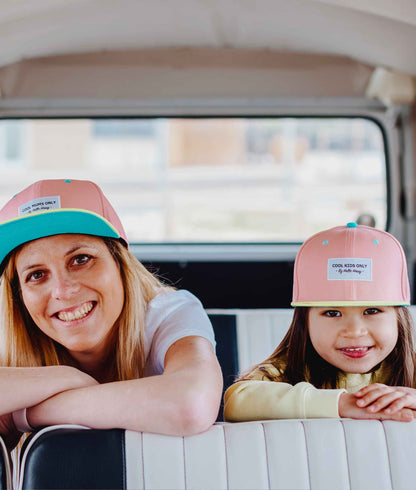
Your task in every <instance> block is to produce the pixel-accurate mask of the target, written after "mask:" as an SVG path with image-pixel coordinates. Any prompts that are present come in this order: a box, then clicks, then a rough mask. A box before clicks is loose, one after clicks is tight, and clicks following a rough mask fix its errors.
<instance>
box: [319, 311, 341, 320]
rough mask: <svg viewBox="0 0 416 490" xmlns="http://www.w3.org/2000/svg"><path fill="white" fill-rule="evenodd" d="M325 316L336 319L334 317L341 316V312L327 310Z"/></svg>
mask: <svg viewBox="0 0 416 490" xmlns="http://www.w3.org/2000/svg"><path fill="white" fill-rule="evenodd" d="M323 315H324V316H329V317H331V318H332V317H334V316H341V312H340V311H338V310H326V311H324V313H323Z"/></svg>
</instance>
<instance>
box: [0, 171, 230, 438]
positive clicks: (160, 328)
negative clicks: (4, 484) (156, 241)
mask: <svg viewBox="0 0 416 490" xmlns="http://www.w3.org/2000/svg"><path fill="white" fill-rule="evenodd" d="M0 264H1V265H0V273H1V289H2V306H1V324H0V335H1V338H0V345H1V352H0V359H1V365H2V366H3V367H1V368H0V390H2V391H1V393H2V395H3V396H2V397H1V398H0V414H2V417H1V420H0V434H1V435H2V436H3V437H4V439H5V440H6V442H7V444H8V446H9V447H13V446H14V445H15V444H16V442H17V440H18V438H19V436H20V433H21V432H27V431H30V430H32V429H33V428H37V427H40V426H44V425H52V424H60V423H70V424H81V425H86V426H88V427H92V428H96V429H108V428H115V427H119V428H123V429H130V430H136V431H147V432H156V433H163V434H170V435H188V434H194V433H198V432H202V431H204V430H206V429H208V428H209V427H210V425H211V424H212V423H213V422H214V421H215V418H216V416H217V411H218V406H219V403H220V397H221V391H222V376H221V370H220V368H219V365H218V362H217V359H216V356H215V353H214V344H215V341H214V337H213V332H212V327H211V325H210V323H209V320H208V317H207V316H206V314H205V312H204V311H203V309H202V306H201V304H200V302H199V301H198V300H197V299H196V298H195V297H194V296H193V295H192V294H191V293H189V292H187V291H175V290H173V289H172V288H169V287H167V286H164V285H162V284H161V283H160V282H159V281H158V279H157V278H156V277H154V276H153V275H152V274H150V273H149V272H148V271H147V270H146V269H145V268H144V267H143V266H142V265H141V264H140V263H139V262H138V261H137V260H136V259H135V258H134V257H133V255H132V254H131V253H130V252H129V251H128V244H127V239H126V236H125V232H124V230H123V227H122V225H121V223H120V220H119V218H118V216H117V214H116V213H115V211H114V209H113V208H112V206H111V205H110V203H109V202H108V200H107V199H106V198H105V196H104V195H103V193H102V191H101V189H100V188H99V187H98V186H97V185H95V184H94V183H92V182H88V181H76V180H65V181H64V180H45V181H40V182H36V183H35V184H32V185H31V186H29V187H28V188H27V189H25V190H23V191H22V192H20V193H19V194H17V195H16V196H15V197H14V198H12V199H11V200H10V201H9V202H8V203H7V204H6V205H5V206H4V208H3V209H2V210H1V211H0Z"/></svg>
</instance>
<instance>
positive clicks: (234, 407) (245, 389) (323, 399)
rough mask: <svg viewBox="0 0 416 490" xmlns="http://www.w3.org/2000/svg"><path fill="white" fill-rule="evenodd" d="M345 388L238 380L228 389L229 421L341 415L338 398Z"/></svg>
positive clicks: (226, 415)
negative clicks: (332, 388)
mask: <svg viewBox="0 0 416 490" xmlns="http://www.w3.org/2000/svg"><path fill="white" fill-rule="evenodd" d="M344 391H345V390H318V389H317V388H315V387H314V386H313V385H311V384H310V383H306V382H301V383H297V384H296V385H294V386H292V385H290V384H289V383H282V382H273V381H257V380H249V381H239V382H238V383H235V384H233V385H232V386H230V387H229V388H228V390H227V391H226V393H225V403H224V418H225V420H227V421H229V422H242V421H247V420H264V419H293V418H320V417H333V418H336V417H339V414H338V399H339V397H340V395H341V394H342V393H343V392H344Z"/></svg>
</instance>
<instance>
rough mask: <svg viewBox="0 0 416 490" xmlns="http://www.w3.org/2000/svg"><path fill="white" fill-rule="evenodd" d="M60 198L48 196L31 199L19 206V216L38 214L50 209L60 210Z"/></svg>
mask: <svg viewBox="0 0 416 490" xmlns="http://www.w3.org/2000/svg"><path fill="white" fill-rule="evenodd" d="M60 207H61V196H48V197H39V198H37V199H32V200H31V201H28V202H25V203H24V204H22V205H21V206H19V216H23V215H24V214H31V213H39V212H40V211H49V210H50V209H60Z"/></svg>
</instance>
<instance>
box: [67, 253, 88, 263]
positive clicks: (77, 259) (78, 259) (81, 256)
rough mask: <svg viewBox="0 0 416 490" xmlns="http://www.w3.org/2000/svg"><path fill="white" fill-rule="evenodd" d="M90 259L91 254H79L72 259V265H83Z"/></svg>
mask: <svg viewBox="0 0 416 490" xmlns="http://www.w3.org/2000/svg"><path fill="white" fill-rule="evenodd" d="M91 259H92V257H91V255H88V254H79V255H76V256H75V257H74V258H73V259H72V263H73V264H74V265H84V264H86V263H87V262H89V261H90V260H91Z"/></svg>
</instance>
